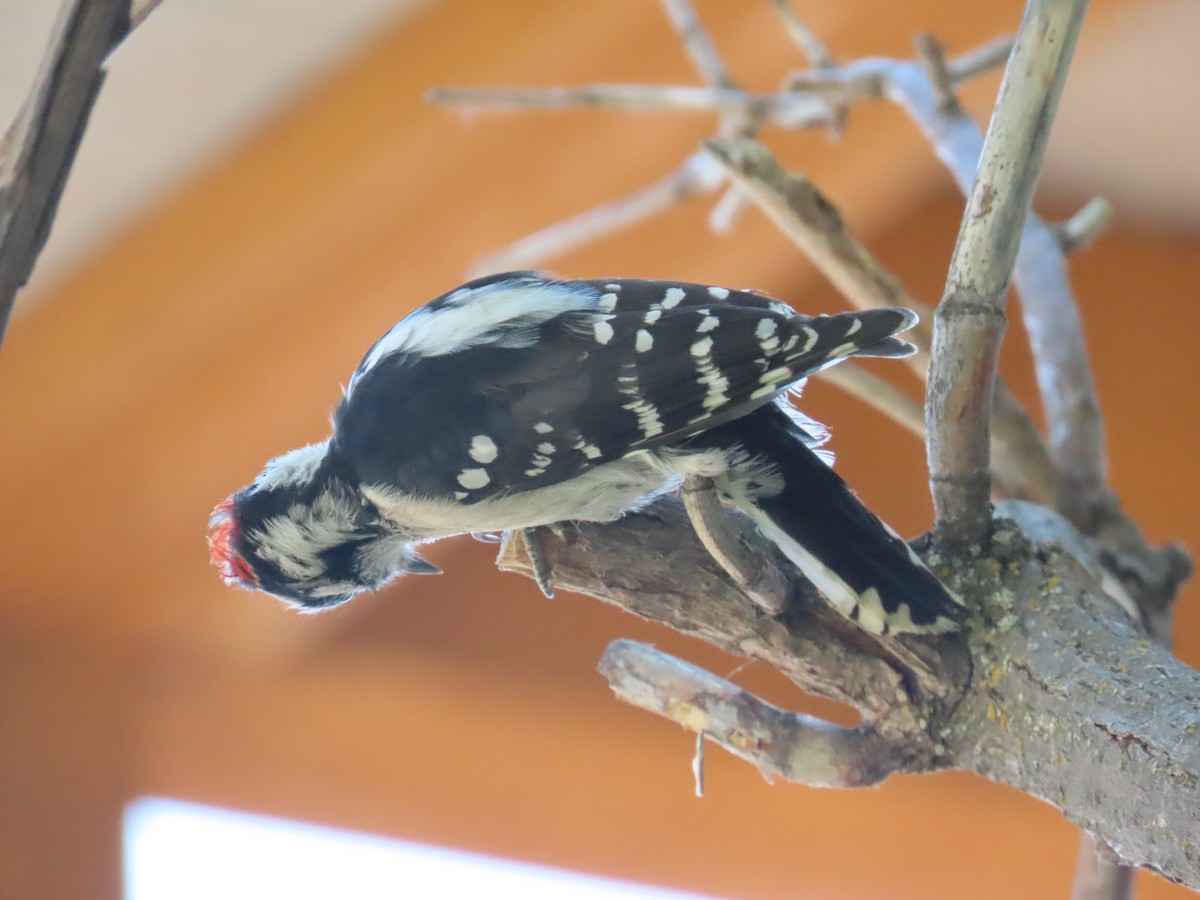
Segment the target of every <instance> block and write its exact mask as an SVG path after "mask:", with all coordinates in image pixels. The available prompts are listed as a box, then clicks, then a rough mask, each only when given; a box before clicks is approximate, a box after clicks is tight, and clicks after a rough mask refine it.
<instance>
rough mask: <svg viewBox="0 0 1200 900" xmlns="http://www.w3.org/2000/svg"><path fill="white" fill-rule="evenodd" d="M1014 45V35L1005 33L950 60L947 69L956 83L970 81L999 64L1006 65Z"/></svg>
mask: <svg viewBox="0 0 1200 900" xmlns="http://www.w3.org/2000/svg"><path fill="white" fill-rule="evenodd" d="M1012 47H1013V39H1012V37H1010V36H1008V35H1005V36H1004V37H1000V38H996V39H995V40H993V41H989V42H988V43H986V44H982V45H980V46H979V47H976V48H975V49H974V50H968V51H967V52H966V53H964V54H962V55H961V56H957V57H955V58H954V59H951V60H948V61H947V62H946V69H947V70H948V71H949V73H950V77H951V78H952V79H953V80H954V83H955V84H958V83H960V82H963V81H969V80H970V79H972V78H975V77H976V76H978V75H982V74H983V73H984V72H990V71H991V70H992V69H994V68H996V67H997V66H1002V65H1004V63H1005V61H1006V60H1007V59H1008V55H1009V54H1010V53H1011V52H1012Z"/></svg>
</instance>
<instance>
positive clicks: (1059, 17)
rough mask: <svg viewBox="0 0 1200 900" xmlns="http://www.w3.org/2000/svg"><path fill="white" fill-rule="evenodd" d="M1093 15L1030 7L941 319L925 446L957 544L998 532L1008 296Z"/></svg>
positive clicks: (1044, 4) (942, 513) (940, 513)
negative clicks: (996, 456) (995, 412)
mask: <svg viewBox="0 0 1200 900" xmlns="http://www.w3.org/2000/svg"><path fill="white" fill-rule="evenodd" d="M1086 9H1087V2H1086V0H1073V2H1063V0H1031V2H1030V4H1029V6H1028V7H1027V8H1026V11H1025V16H1024V18H1023V19H1022V21H1021V27H1020V30H1019V32H1018V34H1017V41H1016V44H1015V45H1014V46H1013V51H1012V55H1011V57H1010V58H1009V62H1008V67H1007V69H1006V70H1005V74H1004V81H1003V83H1002V84H1001V88H1000V95H999V97H998V98H997V101H996V108H995V112H994V113H993V116H992V122H991V124H990V125H989V127H988V131H987V135H986V136H985V138H984V143H983V150H982V153H981V156H980V160H979V167H978V174H977V175H976V178H975V186H974V188H973V189H972V191H971V196H970V198H969V200H968V202H967V208H966V211H965V213H964V216H963V223H962V228H961V229H960V231H959V235H958V241H957V242H956V244H955V248H954V255H953V257H952V258H951V262H950V271H949V274H948V276H947V279H946V292H945V296H944V297H943V299H942V302H941V303H940V304H939V305H938V312H937V315H936V317H935V323H934V339H933V362H932V366H931V369H930V376H929V396H928V403H927V406H926V420H927V423H928V424H927V434H926V441H927V444H928V448H929V463H930V482H931V487H932V491H933V495H934V508H935V510H936V513H937V525H936V528H937V531H938V533H939V534H940V535H941V536H942V537H943V538H946V539H949V540H951V541H954V542H956V543H963V544H970V543H978V542H980V541H982V540H984V539H985V538H986V537H987V536H988V534H989V533H990V529H991V516H990V513H989V494H990V486H991V478H990V474H989V450H990V445H989V435H990V420H991V413H992V392H993V389H994V385H995V378H996V363H997V360H998V358H999V350H1000V341H1001V339H1002V337H1003V334H1004V329H1005V325H1006V320H1005V316H1004V305H1005V298H1006V292H1007V290H1008V284H1009V280H1010V278H1011V276H1012V269H1013V264H1014V262H1015V261H1016V256H1017V250H1018V248H1019V246H1020V243H1021V233H1022V225H1023V223H1024V221H1025V215H1026V211H1027V210H1028V208H1029V202H1030V199H1031V198H1032V196H1033V186H1034V183H1035V181H1036V180H1037V173H1038V169H1039V168H1040V166H1041V161H1042V154H1043V151H1044V149H1045V146H1046V139H1047V138H1048V137H1049V132H1050V123H1051V122H1052V121H1053V119H1054V112H1055V110H1056V108H1057V106H1058V98H1059V96H1060V95H1061V93H1062V86H1063V83H1064V82H1065V81H1066V74H1067V69H1068V67H1069V65H1070V61H1071V55H1072V52H1073V51H1074V48H1075V42H1076V39H1077V38H1078V35H1079V28H1080V26H1081V25H1082V23H1083V15H1084V12H1085V11H1086Z"/></svg>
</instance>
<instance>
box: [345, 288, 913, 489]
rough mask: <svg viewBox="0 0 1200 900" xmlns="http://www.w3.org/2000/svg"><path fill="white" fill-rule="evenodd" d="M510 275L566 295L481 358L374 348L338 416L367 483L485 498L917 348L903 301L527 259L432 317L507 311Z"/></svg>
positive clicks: (510, 328) (522, 314) (428, 315)
mask: <svg viewBox="0 0 1200 900" xmlns="http://www.w3.org/2000/svg"><path fill="white" fill-rule="evenodd" d="M510 284H519V285H520V286H522V288H523V289H528V288H529V287H542V288H545V289H546V290H547V291H555V290H557V291H559V292H560V293H561V294H562V296H563V298H564V302H565V306H564V307H563V308H562V310H561V311H559V309H558V308H557V307H553V308H551V307H548V306H545V305H543V306H540V307H538V308H537V309H536V310H534V309H532V307H528V306H527V307H523V308H522V309H521V310H517V311H515V312H514V315H513V316H512V317H511V320H509V319H506V320H504V321H502V322H497V323H495V324H494V325H493V326H492V331H493V332H495V331H496V329H497V328H500V329H501V330H503V329H507V331H505V332H504V333H505V334H511V335H513V336H514V337H512V338H511V339H509V340H507V341H506V342H505V343H506V345H504V346H500V345H492V344H484V345H481V344H479V343H476V344H474V345H472V347H471V353H470V365H471V368H470V371H463V356H461V355H460V354H457V353H455V352H441V353H437V354H432V355H431V354H430V353H429V352H428V348H423V349H424V352H421V353H416V352H412V353H410V352H404V351H403V350H401V351H399V352H394V353H391V354H390V355H381V354H379V353H375V351H374V350H373V351H372V352H373V353H375V356H374V357H372V355H371V354H368V358H367V360H364V365H363V366H360V370H359V372H358V373H356V375H355V378H354V380H353V381H352V382H351V389H350V391H349V392H348V394H347V397H346V399H345V400H344V402H343V404H342V406H341V407H340V408H339V409H338V411H337V413H336V415H335V434H334V439H333V445H332V447H333V452H332V453H331V458H332V459H334V460H335V461H336V460H337V459H353V460H355V469H356V470H355V472H354V473H353V474H354V475H355V476H356V477H357V478H358V479H360V480H361V481H363V482H365V483H371V482H384V483H389V484H393V485H395V486H396V487H398V488H399V489H401V490H403V491H406V492H413V493H418V494H421V495H424V496H430V497H453V498H455V499H458V500H459V501H461V502H464V503H474V502H478V501H480V500H483V499H486V498H489V497H493V496H496V495H498V494H501V493H512V492H518V491H526V490H531V489H534V488H538V487H543V486H548V485H551V484H555V483H558V482H561V481H563V480H566V479H568V478H572V477H574V476H576V475H578V474H580V473H581V472H583V471H585V470H587V469H589V468H591V467H594V466H597V465H600V464H602V463H605V462H608V461H611V460H614V459H619V458H621V457H623V456H625V455H627V454H629V453H631V452H636V451H638V450H646V449H654V448H657V447H662V446H664V445H668V444H672V443H675V442H678V441H681V440H683V439H685V438H688V437H690V436H692V435H695V434H698V433H700V432H702V431H704V430H706V429H709V428H712V427H714V426H716V425H719V424H721V423H724V422H728V421H730V420H732V419H736V418H738V417H740V416H743V415H745V414H747V413H749V412H750V411H752V410H754V409H756V408H758V407H760V406H762V405H764V404H766V403H769V402H771V400H772V399H773V398H774V397H776V396H777V395H779V394H780V393H782V392H783V391H785V390H787V389H788V387H789V386H790V385H792V384H794V383H795V382H797V381H799V380H800V379H802V378H804V377H805V376H807V375H810V374H812V373H813V372H816V371H818V370H820V369H821V368H824V367H825V366H827V365H830V364H832V363H834V362H837V361H839V360H841V359H843V358H845V357H847V356H852V355H872V356H892V357H896V356H906V355H908V354H909V353H911V352H912V349H913V348H912V346H911V345H910V344H907V343H906V342H904V341H902V340H900V339H898V338H895V337H893V336H892V335H893V334H895V333H897V332H900V331H903V330H905V329H906V328H909V327H911V325H912V324H913V323H914V322H915V317H914V316H913V315H912V313H910V312H908V311H907V310H901V309H882V310H867V311H862V312H848V313H841V314H838V315H833V316H816V317H808V316H802V315H798V314H797V313H795V312H794V311H793V310H791V309H790V308H789V307H788V306H787V305H786V304H784V303H782V302H780V301H778V300H775V299H772V298H770V297H766V296H763V295H761V294H757V293H753V292H748V291H735V290H728V289H725V288H719V287H710V286H706V285H698V284H688V283H677V282H665V281H652V280H638V279H611V280H603V279H601V280H595V281H557V280H554V279H550V278H546V277H544V276H541V275H539V274H537V273H527V272H521V273H505V274H503V275H498V276H491V277H489V278H485V279H480V280H478V281H475V282H471V283H470V284H467V285H464V286H463V287H462V288H459V289H458V290H457V291H455V292H452V293H451V294H448V295H444V296H443V297H441V298H438V299H437V300H435V301H433V302H432V303H430V304H428V305H427V307H426V308H425V318H424V319H423V320H422V322H423V323H425V325H427V324H428V323H429V322H430V321H431V320H432V321H437V320H435V319H433V317H436V316H442V317H444V318H443V319H442V320H441V321H443V322H447V323H449V322H450V321H451V320H450V319H449V317H450V316H461V317H463V322H464V323H466V322H469V321H471V320H472V317H473V318H478V317H481V316H486V315H493V314H496V310H497V309H498V307H499V304H502V303H503V302H505V300H504V299H503V298H505V297H506V296H508V295H507V294H505V293H504V291H505V289H506V287H507V286H508V285H510ZM522 296H523V295H522ZM580 298H582V299H580ZM547 302H548V301H547ZM489 303H491V304H492V305H491V306H490V307H489V306H487V304H489ZM410 318H412V317H410ZM404 324H405V323H404V322H402V323H401V324H400V326H397V329H402V327H403V326H404ZM423 327H424V326H423ZM466 330H467V329H463V331H464V332H465V331H466ZM394 331H395V329H394ZM397 333H400V332H397ZM401 336H402V337H403V335H401ZM394 343H396V344H397V345H398V346H401V347H402V348H403V347H404V346H406V345H405V343H404V340H402V339H394ZM368 362H369V363H370V365H368ZM415 422H420V423H424V424H423V426H422V428H421V429H420V430H419V431H413V430H411V429H409V428H408V427H407V426H408V423H415Z"/></svg>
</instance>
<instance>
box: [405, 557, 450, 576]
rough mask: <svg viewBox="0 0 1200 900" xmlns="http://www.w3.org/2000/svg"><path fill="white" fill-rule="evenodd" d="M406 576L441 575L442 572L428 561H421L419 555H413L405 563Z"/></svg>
mask: <svg viewBox="0 0 1200 900" xmlns="http://www.w3.org/2000/svg"><path fill="white" fill-rule="evenodd" d="M404 574H406V575H441V574H442V570H441V569H439V568H438V567H437V566H435V565H434V564H433V563H431V562H429V561H428V560H425V559H421V557H419V556H417V554H415V553H412V554H410V555H409V557H408V559H407V560H406V561H405V563H404Z"/></svg>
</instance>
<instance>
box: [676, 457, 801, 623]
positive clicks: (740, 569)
mask: <svg viewBox="0 0 1200 900" xmlns="http://www.w3.org/2000/svg"><path fill="white" fill-rule="evenodd" d="M680 495H681V496H682V498H683V506H684V509H686V510H687V513H688V518H689V519H691V520H692V527H693V528H695V529H696V535H697V536H698V537H699V538H700V542H701V543H702V544H704V547H705V549H707V550H708V552H709V553H710V554H712V558H713V559H715V560H716V561H717V562H718V563H720V564H721V568H723V569H724V570H725V571H726V573H728V575H729V577H730V578H732V579H733V582H734V584H736V585H737V586H738V587H740V588H741V589H742V590H743V591H745V593H746V596H747V597H749V598H750V599H751V600H753V601H754V603H755V605H756V606H758V607H759V608H760V609H762V610H763V611H764V612H766V613H768V614H770V615H773V616H775V615H779V614H780V613H781V612H783V611H784V609H786V608H787V601H788V596H789V595H790V593H791V591H790V590H789V588H788V583H787V579H786V578H784V576H783V574H782V573H781V572H780V571H779V570H778V569H777V568H775V566H774V565H772V562H771V560H770V559H769V558H768V557H764V556H762V555H761V554H758V553H756V552H753V551H751V550H750V549H749V548H748V547H746V546H745V545H744V544H743V543H742V540H741V536H740V535H739V534H738V533H737V532H736V531H735V530H734V529H733V528H731V527H730V526H729V522H728V520H727V518H726V514H725V510H723V509H722V508H721V502H720V501H719V500H718V499H717V491H716V488H715V487H714V485H713V480H712V479H711V478H703V477H700V476H696V475H692V476H688V478H687V479H686V480H685V481H684V483H683V488H682V490H681V491H680Z"/></svg>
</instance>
